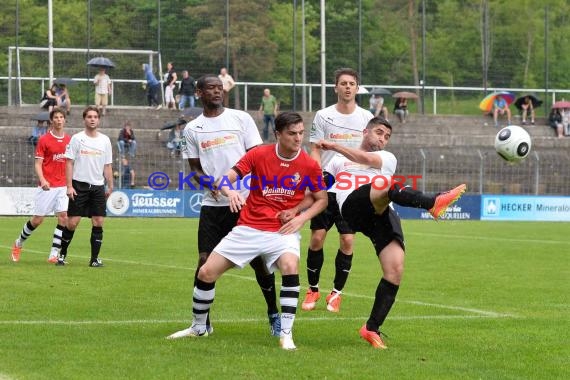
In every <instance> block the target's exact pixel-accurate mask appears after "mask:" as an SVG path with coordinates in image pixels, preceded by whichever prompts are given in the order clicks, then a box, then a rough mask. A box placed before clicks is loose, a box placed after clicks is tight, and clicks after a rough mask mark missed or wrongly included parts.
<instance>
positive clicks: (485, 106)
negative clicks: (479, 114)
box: [479, 91, 515, 112]
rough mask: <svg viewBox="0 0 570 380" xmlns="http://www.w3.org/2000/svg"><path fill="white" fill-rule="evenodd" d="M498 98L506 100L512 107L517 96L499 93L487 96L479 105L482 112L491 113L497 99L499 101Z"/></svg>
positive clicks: (506, 92)
mask: <svg viewBox="0 0 570 380" xmlns="http://www.w3.org/2000/svg"><path fill="white" fill-rule="evenodd" d="M497 96H501V97H502V98H503V99H505V101H506V102H507V105H511V104H512V102H514V100H515V94H513V93H512V92H508V91H497V92H493V93H490V94H489V95H487V96H485V97H484V98H483V100H481V103H479V109H481V111H485V112H491V110H492V109H493V103H494V102H495V99H497Z"/></svg>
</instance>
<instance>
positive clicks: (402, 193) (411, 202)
mask: <svg viewBox="0 0 570 380" xmlns="http://www.w3.org/2000/svg"><path fill="white" fill-rule="evenodd" d="M388 198H389V199H390V200H391V201H392V202H394V203H396V204H399V205H400V206H405V207H413V208H423V209H426V210H429V209H431V208H432V207H433V205H434V204H435V196H433V195H426V194H424V193H422V192H421V191H418V190H414V189H412V188H411V187H409V186H401V185H399V184H394V186H392V187H391V188H390V190H388Z"/></svg>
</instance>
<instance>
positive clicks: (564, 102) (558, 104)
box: [552, 100, 570, 108]
mask: <svg viewBox="0 0 570 380" xmlns="http://www.w3.org/2000/svg"><path fill="white" fill-rule="evenodd" d="M552 108H570V102H569V101H568V100H559V101H557V102H556V103H554V104H553V105H552Z"/></svg>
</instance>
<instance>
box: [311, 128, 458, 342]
mask: <svg viewBox="0 0 570 380" xmlns="http://www.w3.org/2000/svg"><path fill="white" fill-rule="evenodd" d="M391 134H392V126H391V125H390V124H389V123H388V121H387V120H385V119H384V118H381V117H375V118H373V119H372V120H370V122H369V123H368V125H367V126H366V129H365V130H364V132H363V138H362V143H361V145H360V148H351V147H346V146H343V145H340V144H338V143H334V142H331V141H326V140H321V141H320V142H318V143H317V145H318V146H319V147H320V148H321V149H323V150H327V151H333V152H337V153H340V154H341V155H337V156H336V157H335V158H334V159H333V160H332V161H331V162H330V163H329V165H328V166H327V168H326V170H327V171H329V172H330V173H331V174H332V175H334V176H336V178H337V181H336V182H335V184H334V185H333V187H332V188H331V189H329V193H331V194H334V199H335V201H336V203H337V204H338V207H339V210H340V211H341V214H342V216H343V217H344V219H345V220H346V222H347V223H348V224H349V226H350V227H351V228H352V229H353V230H354V231H358V232H362V233H363V234H364V235H366V236H367V237H368V238H369V239H370V241H371V242H372V244H373V245H374V248H375V251H376V255H377V256H378V259H379V262H380V266H381V269H382V273H383V275H382V278H381V279H380V282H379V284H378V287H377V288H376V292H375V299H374V304H373V306H372V311H371V313H370V317H369V318H368V320H367V321H366V324H364V326H362V327H361V329H360V331H359V333H360V336H361V337H362V338H363V339H365V340H367V341H368V342H369V343H370V344H371V345H372V346H373V347H375V348H386V344H385V343H384V341H383V340H382V338H381V336H380V332H379V329H380V326H381V325H382V324H383V323H384V320H385V319H386V317H387V315H388V313H389V312H390V309H391V308H392V305H393V303H394V301H395V299H396V294H397V292H398V289H399V286H400V282H401V279H402V275H403V272H404V247H405V244H404V234H403V232H402V226H401V224H400V218H399V216H398V215H397V213H396V212H395V211H394V210H393V209H392V207H391V205H390V202H395V203H397V204H399V205H402V206H406V207H415V208H424V209H426V210H428V211H429V212H430V213H431V215H432V216H433V217H434V219H438V218H439V217H441V215H443V214H444V213H445V211H446V209H447V207H449V205H451V204H452V203H454V202H455V201H456V200H457V199H459V197H460V196H461V194H463V193H464V192H465V189H466V186H465V185H460V186H457V187H456V188H454V189H452V190H450V191H447V192H444V193H440V194H438V195H435V196H431V195H426V194H424V193H422V192H421V191H417V190H415V189H412V188H410V187H408V186H403V184H401V183H397V182H394V181H393V175H394V173H395V171H396V166H397V160H396V157H395V156H394V155H393V154H392V153H390V152H387V151H385V150H383V149H384V148H385V146H386V145H387V143H388V141H389V139H390V136H391ZM357 178H358V179H357ZM364 179H365V180H366V181H364ZM363 182H365V183H366V184H365V185H361V184H362V183H363Z"/></svg>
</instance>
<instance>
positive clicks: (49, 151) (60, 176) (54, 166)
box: [36, 131, 71, 187]
mask: <svg viewBox="0 0 570 380" xmlns="http://www.w3.org/2000/svg"><path fill="white" fill-rule="evenodd" d="M69 140H71V137H70V136H68V135H67V134H64V135H63V137H55V136H54V135H53V134H52V133H51V131H50V132H48V133H46V134H45V135H43V136H42V137H40V139H39V140H38V145H37V146H36V158H41V159H42V171H43V173H44V178H45V179H46V180H47V181H48V182H49V184H50V186H51V187H61V186H65V185H66V182H65V147H66V146H67V144H69Z"/></svg>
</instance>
